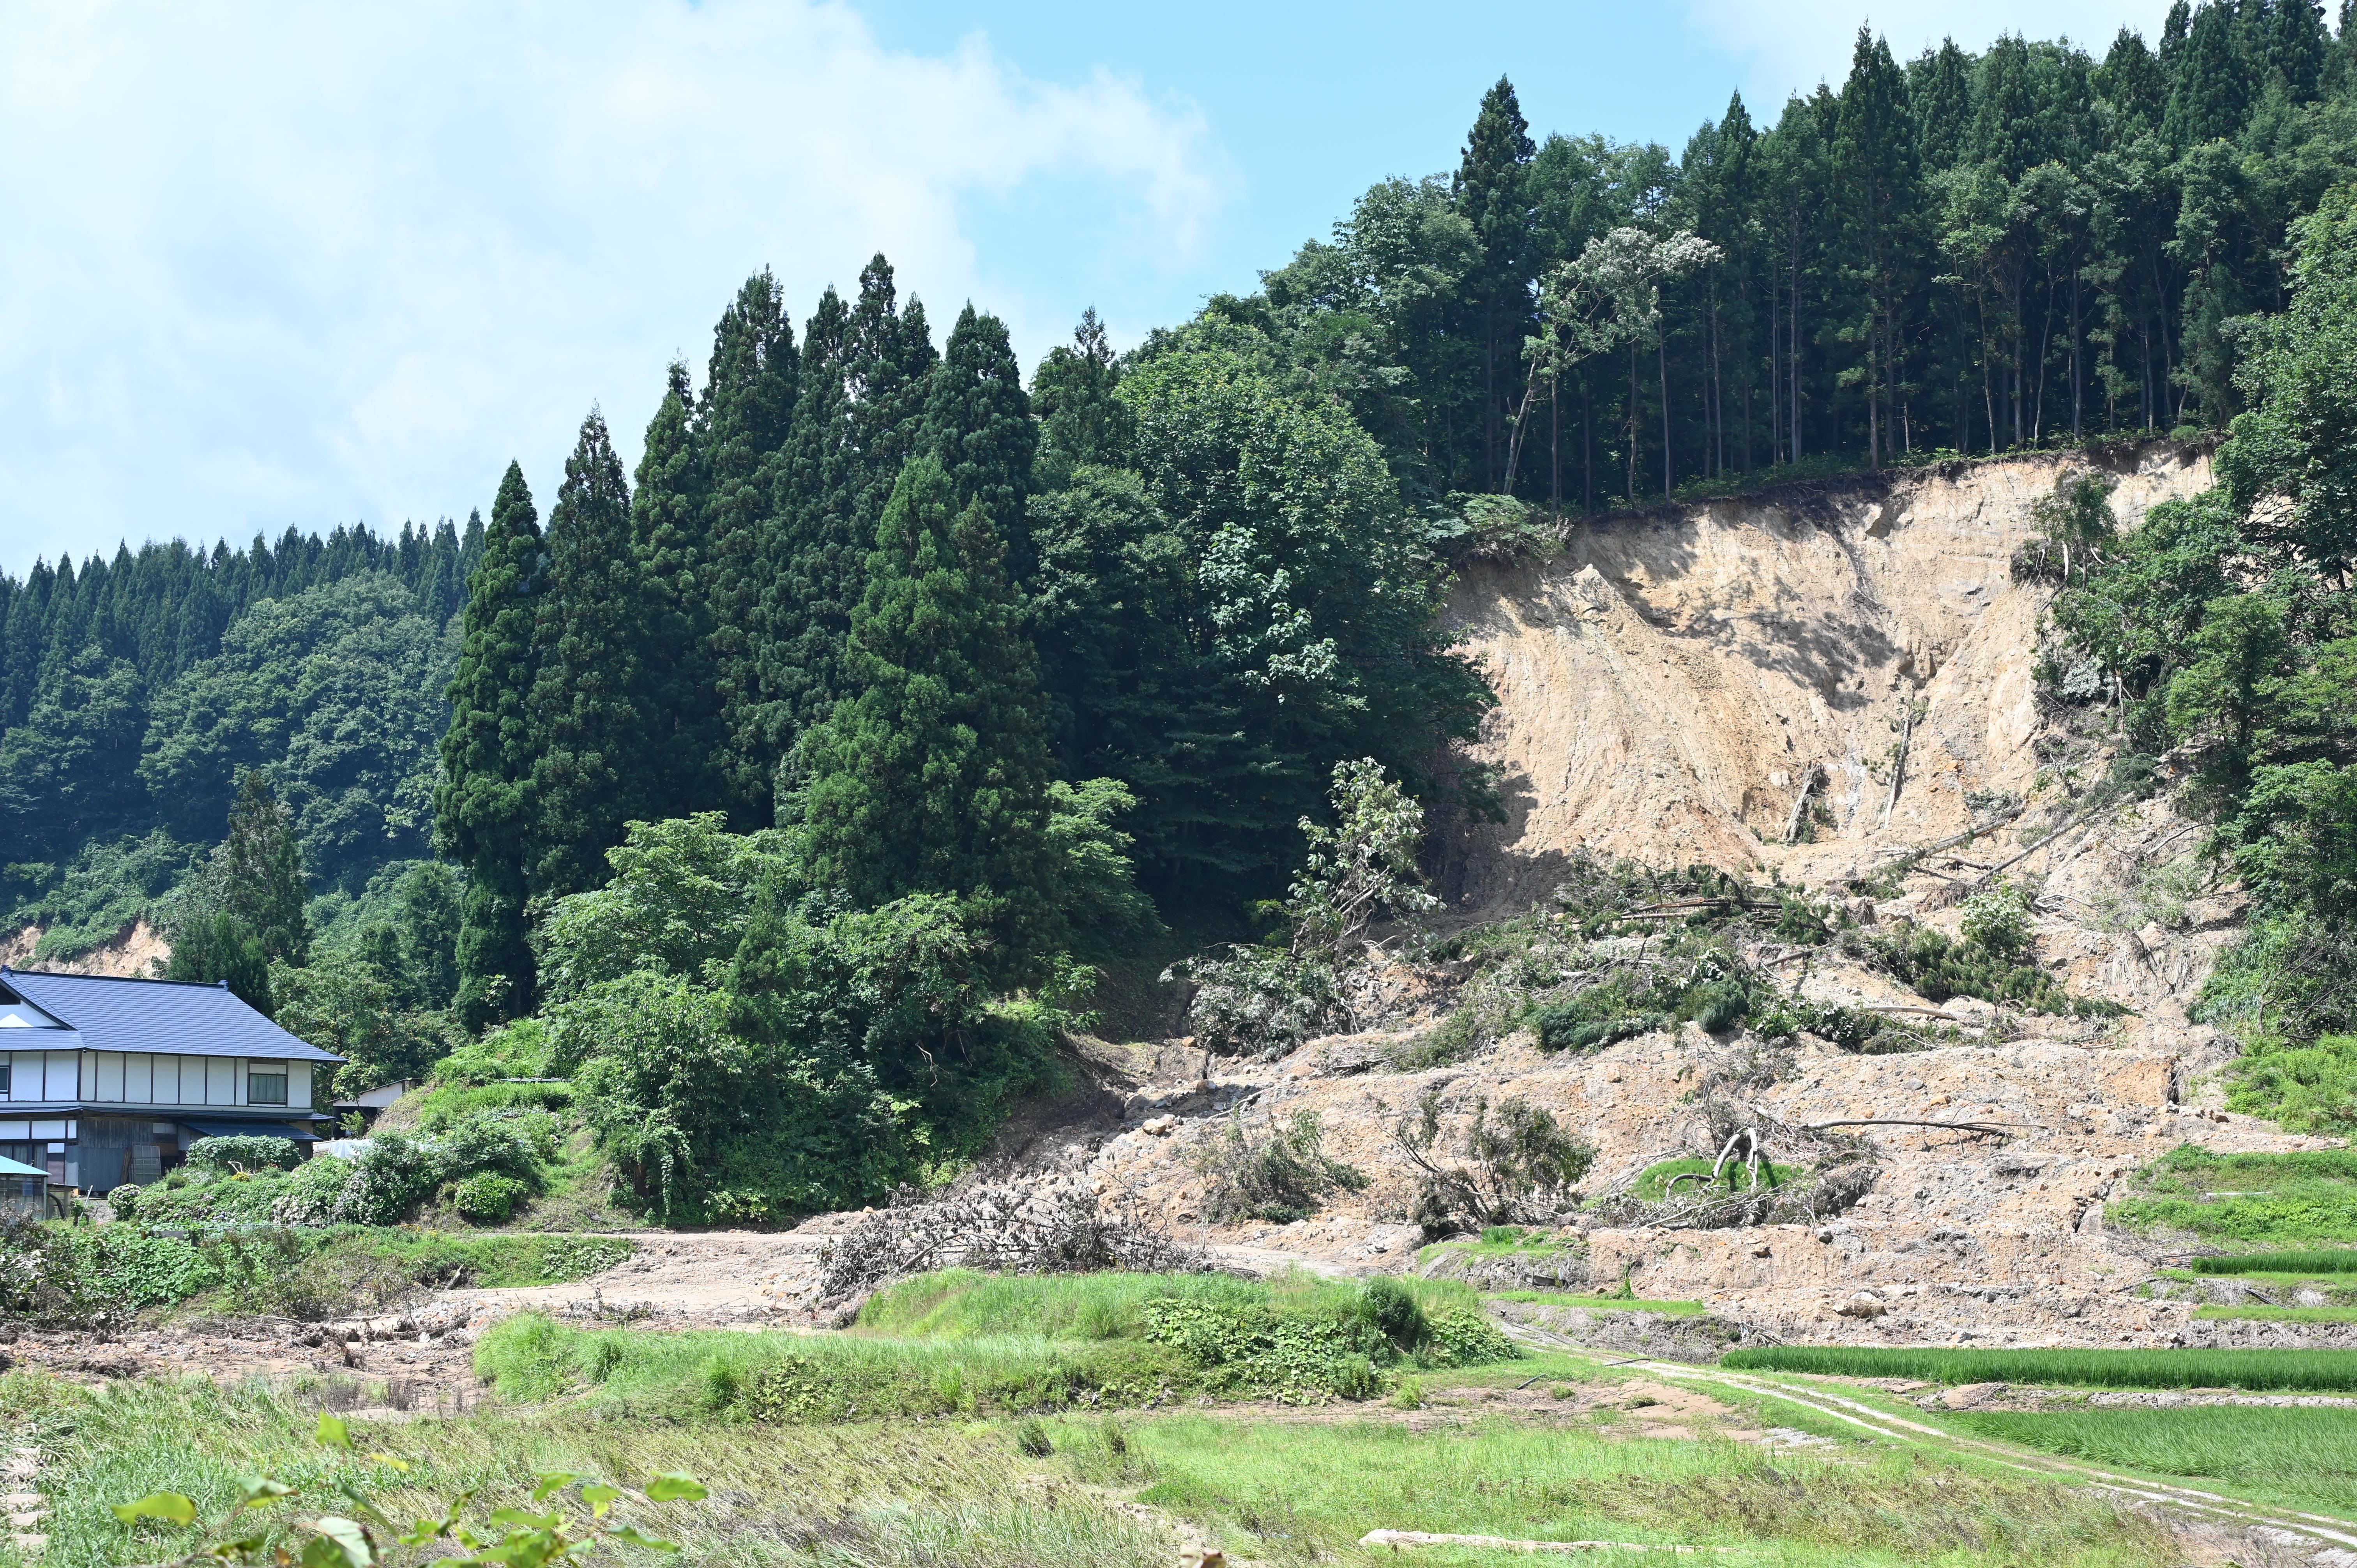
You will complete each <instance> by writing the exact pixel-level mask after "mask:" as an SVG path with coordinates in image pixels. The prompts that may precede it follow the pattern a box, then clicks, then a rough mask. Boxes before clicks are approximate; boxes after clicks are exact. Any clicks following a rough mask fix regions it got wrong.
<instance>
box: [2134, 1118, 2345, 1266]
mask: <svg viewBox="0 0 2357 1568" xmlns="http://www.w3.org/2000/svg"><path fill="white" fill-rule="evenodd" d="M2104 1220H2105V1221H2106V1222H2107V1223H2109V1224H2114V1225H2117V1226H2119V1227H2121V1228H2122V1229H2125V1230H2135V1231H2140V1232H2148V1231H2156V1230H2158V1231H2163V1232H2166V1231H2171V1230H2174V1231H2181V1232H2184V1233H2186V1234H2187V1235H2190V1236H2191V1237H2193V1238H2195V1239H2197V1240H2201V1241H2206V1242H2209V1243H2211V1244H2212V1245H2214V1246H2219V1247H2224V1248H2226V1249H2228V1250H2229V1251H2250V1252H2257V1251H2270V1250H2272V1251H2280V1250H2283V1249H2286V1248H2298V1247H2302V1246H2307V1247H2311V1248H2312V1247H2314V1246H2315V1244H2317V1243H2319V1242H2335V1241H2345V1240H2350V1239H2351V1238H2352V1237H2357V1149H2309V1150H2301V1151H2298V1152H2297V1153H2293V1154H2284V1155H2219V1154H2212V1153H2211V1152H2210V1151H2209V1150H2207V1149H2205V1148H2203V1147H2201V1145H2200V1144H2180V1145H2179V1146H2178V1147H2177V1148H2175V1149H2173V1150H2171V1151H2170V1152H2169V1154H2168V1155H2164V1156H2162V1157H2161V1158H2160V1159H2159V1160H2157V1161H2155V1162H2154V1163H2153V1164H2152V1165H2147V1167H2146V1168H2145V1169H2143V1170H2142V1171H2139V1172H2137V1173H2136V1178H2135V1187H2134V1190H2133V1191H2132V1193H2131V1194H2130V1195H2129V1196H2127V1197H2118V1198H2114V1199H2113V1200H2112V1201H2111V1202H2110V1203H2108V1204H2106V1205H2104Z"/></svg>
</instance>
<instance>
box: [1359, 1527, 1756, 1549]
mask: <svg viewBox="0 0 2357 1568" xmlns="http://www.w3.org/2000/svg"><path fill="white" fill-rule="evenodd" d="M1359 1544H1360V1545H1361V1546H1388V1547H1390V1548H1391V1549H1392V1550H1393V1551H1394V1552H1396V1551H1398V1550H1399V1549H1400V1548H1401V1547H1404V1546H1477V1547H1483V1548H1486V1549H1487V1550H1489V1551H1491V1552H1673V1553H1684V1552H1695V1553H1701V1552H1748V1551H1749V1550H1750V1548H1749V1547H1747V1546H1677V1545H1671V1544H1668V1543H1666V1542H1665V1543H1663V1544H1661V1545H1651V1544H1648V1543H1646V1542H1643V1541H1514V1540H1512V1539H1510V1538H1508V1537H1506V1536H1502V1535H1440V1534H1436V1533H1434V1532H1433V1531H1431V1530H1369V1531H1367V1533H1366V1534H1364V1535H1362V1536H1361V1537H1359Z"/></svg>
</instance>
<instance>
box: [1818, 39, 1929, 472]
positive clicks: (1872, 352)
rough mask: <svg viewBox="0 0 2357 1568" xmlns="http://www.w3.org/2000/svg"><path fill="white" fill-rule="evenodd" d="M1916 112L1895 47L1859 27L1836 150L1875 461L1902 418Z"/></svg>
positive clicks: (1869, 440)
mask: <svg viewBox="0 0 2357 1568" xmlns="http://www.w3.org/2000/svg"><path fill="white" fill-rule="evenodd" d="M1914 129H1915V127H1914V124H1913V117H1912V116H1911V115H1910V113H1909V112H1908V104H1907V81H1906V78H1904V77H1903V76H1901V75H1900V70H1899V63H1898V61H1896V60H1894V59H1891V58H1890V47H1889V45H1888V44H1886V43H1884V42H1883V41H1882V40H1881V39H1880V38H1875V37H1874V36H1873V35H1872V34H1870V33H1869V32H1868V31H1867V29H1866V28H1864V27H1860V28H1858V30H1857V46H1856V48H1854V49H1853V50H1852V52H1851V58H1850V71H1849V81H1847V82H1846V83H1845V84H1844V86H1843V88H1842V98H1841V119H1840V123H1839V124H1838V125H1837V127H1836V128H1835V133H1834V157H1835V164H1836V166H1838V167H1839V169H1840V170H1841V174H1842V177H1843V179H1844V182H1845V183H1846V185H1847V186H1848V193H1847V194H1848V197H1849V199H1848V200H1847V201H1846V202H1845V203H1844V204H1843V205H1844V209H1845V210H1846V213H1847V216H1848V218H1849V230H1850V233H1849V239H1850V253H1851V256H1852V257H1853V267H1854V270H1855V273H1856V275H1857V281H1858V283H1859V284H1860V285H1862V293H1863V295H1864V299H1863V304H1864V306H1865V310H1864V313H1863V314H1864V319H1863V320H1862V321H1860V322H1859V323H1858V325H1859V326H1860V327H1861V328H1863V329H1864V330H1863V332H1862V334H1861V338H1862V341H1863V343H1864V345H1865V349H1866V364H1865V366H1864V367H1863V368H1864V370H1865V371H1866V375H1865V378H1864V382H1863V385H1864V388H1865V392H1866V412H1867V417H1866V429H1867V448H1866V450H1867V464H1868V465H1869V466H1870V467H1880V466H1881V462H1882V457H1883V454H1884V453H1885V452H1887V451H1889V449H1890V446H1891V445H1892V443H1891V439H1890V433H1891V431H1892V430H1893V428H1894V427H1895V426H1896V424H1897V423H1898V422H1897V420H1896V419H1895V418H1894V417H1893V413H1894V412H1895V410H1896V408H1897V406H1898V403H1897V397H1896V394H1895V385H1896V382H1897V381H1898V379H1899V356H1900V352H1901V345H1902V343H1903V341H1904V337H1905V334H1904V332H1903V329H1902V327H1901V323H1900V311H1901V309H1902V301H1903V300H1904V299H1905V297H1906V295H1907V294H1908V291H1909V287H1910V284H1911V282H1912V279H1911V276H1910V274H1911V273H1912V271H1913V262H1914V260H1915V257H1914V253H1913V252H1914V244H1913V237H1914V236H1913V219H1914V209H1915V195H1916V191H1917V188H1918V179H1917V172H1918V171H1917V165H1916V156H1915V137H1914V134H1913V132H1914Z"/></svg>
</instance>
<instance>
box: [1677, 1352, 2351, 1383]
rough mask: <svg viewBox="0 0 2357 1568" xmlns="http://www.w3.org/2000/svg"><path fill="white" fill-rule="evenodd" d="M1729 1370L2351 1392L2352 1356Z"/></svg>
mask: <svg viewBox="0 0 2357 1568" xmlns="http://www.w3.org/2000/svg"><path fill="white" fill-rule="evenodd" d="M1719 1365H1721V1366H1723V1367H1726V1368H1727V1369H1730V1370H1743V1371H1768V1372H1814V1373H1821V1374H1824V1375H1826V1376H1830V1377H1837V1378H1838V1377H1849V1378H1915V1379H1919V1380H1922V1381H1924V1382H1927V1383H2000V1382H2002V1383H2032V1384H2040V1383H2042V1384H2053V1385H2059V1386H2062V1387H2072V1388H2120V1389H2213V1388H2234V1389H2297V1390H2312V1391H2347V1390H2357V1350H2015V1349H2000V1348H1989V1349H1934V1348H1868V1347H1861V1346H1848V1345H1760V1346H1747V1347H1744V1348H1738V1349H1734V1350H1730V1351H1728V1352H1727V1354H1726V1355H1725V1356H1723V1357H1721V1358H1720V1359H1719Z"/></svg>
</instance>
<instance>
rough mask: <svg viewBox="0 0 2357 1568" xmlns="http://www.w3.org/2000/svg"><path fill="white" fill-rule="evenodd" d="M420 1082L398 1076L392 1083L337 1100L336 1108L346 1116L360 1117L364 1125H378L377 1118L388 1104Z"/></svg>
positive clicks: (382, 1084) (379, 1085)
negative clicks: (346, 1098) (349, 1097)
mask: <svg viewBox="0 0 2357 1568" xmlns="http://www.w3.org/2000/svg"><path fill="white" fill-rule="evenodd" d="M418 1083H419V1080H418V1079H414V1078H396V1079H393V1081H392V1082H391V1083H380V1084H378V1085H377V1086H376V1087H375V1088H374V1089H371V1090H368V1091H367V1092H366V1093H364V1094H357V1095H354V1096H353V1097H352V1098H351V1099H350V1100H339V1101H336V1109H337V1110H338V1111H339V1112H343V1113H344V1114H345V1115H346V1116H357V1117H359V1118H360V1119H361V1126H363V1127H373V1126H374V1125H376V1119H377V1118H378V1117H380V1116H382V1115H383V1114H384V1112H385V1108H386V1107H387V1106H389V1105H391V1104H392V1103H393V1101H396V1100H398V1099H400V1098H401V1097H402V1096H403V1095H404V1094H407V1093H408V1092H409V1091H410V1090H413V1089H415V1088H417V1087H418Z"/></svg>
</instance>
